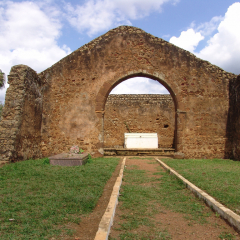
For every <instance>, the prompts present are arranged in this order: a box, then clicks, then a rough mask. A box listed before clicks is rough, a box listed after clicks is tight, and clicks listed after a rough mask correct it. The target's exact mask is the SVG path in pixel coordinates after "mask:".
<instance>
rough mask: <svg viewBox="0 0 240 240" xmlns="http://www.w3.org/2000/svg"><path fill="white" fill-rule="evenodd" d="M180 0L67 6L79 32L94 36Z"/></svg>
mask: <svg viewBox="0 0 240 240" xmlns="http://www.w3.org/2000/svg"><path fill="white" fill-rule="evenodd" d="M167 2H171V3H173V4H175V3H177V2H178V0H148V1H146V0H115V1H113V0H89V1H87V2H85V3H84V4H83V5H77V6H73V5H71V4H70V3H67V4H66V10H67V12H68V14H67V19H68V21H69V22H70V24H71V25H72V26H74V27H75V28H77V29H78V31H80V32H83V31H86V32H87V34H88V35H89V36H92V35H94V34H96V33H99V32H101V31H105V30H108V29H110V28H112V27H116V26H119V25H123V24H125V25H131V20H133V19H139V18H143V17H145V16H148V15H149V14H150V12H152V11H161V6H162V5H163V4H164V3H167Z"/></svg>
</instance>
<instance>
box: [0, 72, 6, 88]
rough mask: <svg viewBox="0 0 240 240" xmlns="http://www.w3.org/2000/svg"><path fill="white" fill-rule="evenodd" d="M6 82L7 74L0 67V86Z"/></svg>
mask: <svg viewBox="0 0 240 240" xmlns="http://www.w3.org/2000/svg"><path fill="white" fill-rule="evenodd" d="M4 83H5V74H4V73H3V72H2V70H1V69H0V88H2V87H4Z"/></svg>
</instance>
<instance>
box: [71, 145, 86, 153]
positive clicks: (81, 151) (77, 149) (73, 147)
mask: <svg viewBox="0 0 240 240" xmlns="http://www.w3.org/2000/svg"><path fill="white" fill-rule="evenodd" d="M83 152H84V150H82V149H81V148H79V147H78V146H77V145H75V146H72V147H71V148H70V152H69V153H70V154H71V153H78V154H81V153H83Z"/></svg>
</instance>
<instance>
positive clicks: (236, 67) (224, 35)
mask: <svg viewBox="0 0 240 240" xmlns="http://www.w3.org/2000/svg"><path fill="white" fill-rule="evenodd" d="M215 31H217V33H215V34H214V35H213V36H210V39H209V40H208V41H207V43H206V46H205V47H204V48H203V49H202V50H200V51H199V52H195V49H196V47H197V46H198V44H199V42H200V41H201V40H203V39H204V38H206V37H207V36H208V35H211V34H213V33H214V32H215ZM170 42H171V43H173V44H175V45H177V46H179V47H181V48H184V49H185V50H188V51H190V52H192V53H194V54H195V55H197V56H198V57H199V58H202V59H204V60H207V61H209V62H211V63H212V64H215V65H217V66H219V67H221V68H223V69H224V70H225V71H229V72H233V73H235V74H240V64H239V63H240V2H236V3H234V4H232V5H231V6H230V7H229V8H228V10H227V12H226V14H225V16H224V17H222V16H219V17H213V18H212V19H211V21H210V22H207V23H203V24H200V25H199V26H196V24H195V23H192V24H191V28H189V29H188V30H187V31H183V32H182V33H181V35H180V36H179V37H172V38H171V39H170Z"/></svg>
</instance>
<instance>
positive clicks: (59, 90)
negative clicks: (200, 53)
mask: <svg viewBox="0 0 240 240" xmlns="http://www.w3.org/2000/svg"><path fill="white" fill-rule="evenodd" d="M10 75H11V74H10ZM134 76H146V77H149V78H152V79H154V80H157V81H159V82H160V83H162V84H163V85H164V86H165V87H166V88H167V89H168V90H169V92H170V93H171V96H172V98H173V101H174V103H175V116H176V122H175V123H176V126H175V129H176V134H175V136H176V138H175V140H176V144H175V146H176V150H177V151H180V152H183V153H184V154H185V157H186V158H202V157H206V158H214V157H219V158H223V157H224V156H225V152H226V151H229V149H227V148H231V147H230V145H226V140H227V135H226V132H227V127H226V126H227V119H228V108H229V81H230V80H232V81H235V80H234V79H236V76H235V75H234V74H231V73H227V72H225V71H223V70H222V69H220V68H218V67H217V66H214V65H211V64H210V63H209V62H206V61H203V60H201V59H198V58H196V57H195V56H194V55H193V54H191V53H189V52H187V51H185V50H183V49H180V48H178V47H176V46H174V45H172V44H170V43H168V42H166V41H164V40H162V39H159V38H157V37H154V36H152V35H150V34H147V33H145V32H144V31H142V30H141V29H138V28H134V27H128V26H122V27H118V28H116V29H113V30H111V31H109V32H108V33H106V34H105V35H103V36H101V37H99V38H97V39H95V40H93V41H92V42H90V43H89V44H87V45H84V46H83V47H81V48H79V49H78V50H76V51H75V52H73V53H72V54H70V55H69V56H67V57H65V58H63V59H62V60H60V61H59V62H58V63H56V64H54V65H53V66H52V67H50V68H48V69H46V70H45V71H44V72H42V73H40V74H39V75H38V78H39V81H40V84H41V96H42V115H41V127H40V128H41V129H40V135H41V143H40V144H41V148H40V150H41V151H40V152H41V154H40V155H41V156H49V155H52V154H56V153H61V152H63V151H68V150H69V149H70V147H71V146H72V145H79V146H80V147H81V148H83V149H85V150H87V151H88V152H89V153H91V154H93V155H94V156H97V155H101V154H102V153H103V146H104V125H103V124H104V121H103V117H104V114H105V103H106V101H107V97H108V95H109V93H110V91H111V90H112V89H113V88H114V87H115V86H116V85H117V84H119V83H120V82H121V81H124V80H125V79H128V78H129V77H134ZM7 96H8V93H7ZM27 111H28V110H27ZM3 131H4V130H3ZM226 146H227V148H226Z"/></svg>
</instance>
